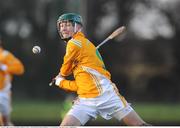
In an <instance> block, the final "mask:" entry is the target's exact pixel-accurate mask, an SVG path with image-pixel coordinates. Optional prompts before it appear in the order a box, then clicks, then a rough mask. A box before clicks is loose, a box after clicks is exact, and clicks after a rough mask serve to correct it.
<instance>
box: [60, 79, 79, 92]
mask: <svg viewBox="0 0 180 128" xmlns="http://www.w3.org/2000/svg"><path fill="white" fill-rule="evenodd" d="M59 87H60V88H62V89H64V90H66V91H72V92H76V91H77V89H78V88H77V85H76V82H75V81H71V80H62V81H61V83H60V85H59Z"/></svg>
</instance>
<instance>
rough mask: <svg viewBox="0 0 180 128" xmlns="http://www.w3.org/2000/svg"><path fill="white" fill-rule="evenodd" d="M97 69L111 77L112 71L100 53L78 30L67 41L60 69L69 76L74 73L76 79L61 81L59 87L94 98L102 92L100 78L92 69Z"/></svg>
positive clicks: (62, 73) (61, 73)
mask: <svg viewBox="0 0 180 128" xmlns="http://www.w3.org/2000/svg"><path fill="white" fill-rule="evenodd" d="M89 69H90V70H91V69H93V70H94V71H97V72H98V73H99V74H101V75H102V76H104V77H106V78H107V79H109V80H110V79H111V75H110V73H109V72H108V71H107V70H106V69H105V65H104V62H103V60H102V58H101V55H100V53H99V52H98V50H97V49H96V47H95V46H94V45H93V43H92V42H90V41H89V40H88V39H87V38H86V37H85V36H84V34H83V33H82V32H77V33H76V34H75V35H74V36H73V37H72V39H71V40H69V41H68V42H67V46H66V54H65V56H64V62H63V64H62V66H61V69H60V75H62V76H69V75H70V74H72V73H73V75H74V79H75V80H73V81H71V80H63V81H61V83H60V85H59V87H60V88H63V89H64V90H68V91H74V92H77V94H78V95H79V97H84V98H93V97H97V96H99V95H100V94H101V93H102V87H101V84H100V83H99V78H98V77H97V76H96V74H94V73H91V71H90V70H89Z"/></svg>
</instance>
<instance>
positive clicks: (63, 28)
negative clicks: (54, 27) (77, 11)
mask: <svg viewBox="0 0 180 128" xmlns="http://www.w3.org/2000/svg"><path fill="white" fill-rule="evenodd" d="M59 31H60V33H61V35H62V36H63V38H65V39H66V38H69V37H72V36H73V34H74V26H73V25H72V22H69V21H62V22H61V23H60V24H59Z"/></svg>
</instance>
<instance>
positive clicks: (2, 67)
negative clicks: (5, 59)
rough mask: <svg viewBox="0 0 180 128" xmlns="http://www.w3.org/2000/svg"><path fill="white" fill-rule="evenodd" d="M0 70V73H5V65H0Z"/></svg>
mask: <svg viewBox="0 0 180 128" xmlns="http://www.w3.org/2000/svg"><path fill="white" fill-rule="evenodd" d="M0 70H1V71H6V70H7V65H5V64H1V63H0Z"/></svg>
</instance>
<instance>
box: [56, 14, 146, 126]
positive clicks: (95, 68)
mask: <svg viewBox="0 0 180 128" xmlns="http://www.w3.org/2000/svg"><path fill="white" fill-rule="evenodd" d="M57 27H58V32H59V35H60V37H61V39H62V40H64V41H65V42H66V43H67V47H66V54H65V56H64V62H63V64H62V67H61V69H60V73H59V74H58V75H57V76H56V77H55V79H54V80H55V85H56V86H58V87H59V88H61V89H64V90H68V91H73V92H77V94H78V99H77V100H76V101H75V103H74V105H73V106H72V108H71V109H70V111H69V112H68V113H67V115H66V116H65V118H64V119H63V121H62V123H61V126H80V125H85V124H86V123H87V121H89V120H90V119H93V118H96V117H97V115H100V116H102V117H103V118H105V119H107V120H108V119H111V118H116V119H118V120H119V121H121V120H122V121H124V123H125V124H126V125H135V126H143V125H148V124H146V123H145V122H144V121H143V120H142V119H141V118H140V117H139V116H138V115H137V113H136V112H135V111H134V110H133V108H132V107H131V106H130V105H129V104H128V103H127V101H126V100H125V98H124V97H123V96H121V95H120V94H119V91H118V89H117V87H116V85H115V84H114V83H113V82H112V81H111V75H110V73H109V72H108V71H107V70H106V68H105V65H104V62H103V60H102V58H101V55H100V53H99V52H98V50H96V47H95V46H94V45H93V43H91V42H90V41H89V40H88V39H87V38H86V37H85V36H84V34H83V33H82V32H81V30H82V18H81V16H80V15H78V14H74V13H66V14H63V15H61V16H60V17H59V19H58V21H57ZM71 73H73V75H74V78H75V80H73V81H70V80H66V79H65V77H66V76H69V75H70V74H71Z"/></svg>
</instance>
